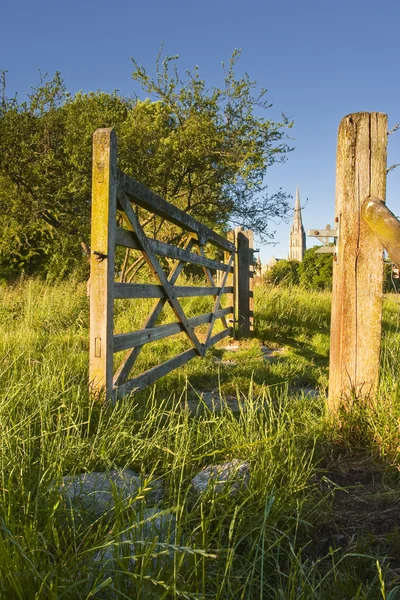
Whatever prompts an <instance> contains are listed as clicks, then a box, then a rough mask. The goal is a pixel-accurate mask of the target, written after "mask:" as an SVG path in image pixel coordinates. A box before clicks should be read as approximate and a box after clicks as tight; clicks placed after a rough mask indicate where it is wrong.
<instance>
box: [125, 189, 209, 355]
mask: <svg viewBox="0 0 400 600" xmlns="http://www.w3.org/2000/svg"><path fill="white" fill-rule="evenodd" d="M118 202H119V204H120V205H121V208H122V209H123V211H124V212H125V214H126V216H127V218H128V219H129V221H130V224H131V225H132V227H133V229H134V230H135V233H136V236H137V238H138V241H139V244H140V245H141V247H142V252H143V256H144V258H145V260H146V262H147V264H148V265H149V267H150V269H151V270H152V271H153V273H154V275H155V276H156V277H157V279H158V280H159V282H160V284H161V285H162V286H163V288H164V291H165V294H166V296H167V300H168V302H169V303H170V305H171V308H172V310H173V311H174V313H175V314H176V316H177V318H178V319H179V320H180V321H181V323H182V325H183V328H184V330H185V332H186V334H187V336H188V338H189V339H190V341H191V342H192V344H193V345H194V347H195V349H196V350H197V352H198V354H199V355H200V356H204V347H203V346H202V344H201V343H200V342H199V340H198V338H197V336H196V334H195V332H194V328H193V327H192V326H191V325H190V324H189V323H188V320H187V318H186V315H185V313H184V311H183V309H182V307H181V305H180V302H179V301H178V300H177V298H176V296H175V294H174V288H173V286H172V285H171V284H170V283H169V282H168V279H167V277H166V275H165V273H164V270H163V268H162V267H161V265H160V263H159V261H158V258H157V257H156V255H155V253H154V252H153V249H152V248H151V246H150V244H149V243H148V241H147V236H146V234H145V233H144V231H143V229H142V226H141V225H140V223H139V220H138V218H137V216H136V214H135V212H134V210H133V209H132V207H131V204H130V201H129V199H128V197H127V195H126V194H124V193H123V194H119V195H118Z"/></svg>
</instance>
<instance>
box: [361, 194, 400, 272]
mask: <svg viewBox="0 0 400 600" xmlns="http://www.w3.org/2000/svg"><path fill="white" fill-rule="evenodd" d="M361 215H362V217H363V219H364V220H365V221H366V223H368V225H369V227H370V229H371V230H372V231H373V232H374V233H375V235H376V236H377V237H378V239H379V241H380V242H381V244H382V246H383V247H384V248H385V250H386V251H387V253H388V254H389V257H390V260H391V261H392V263H394V264H395V265H396V267H397V268H398V269H400V221H399V220H398V219H397V217H395V215H394V214H393V213H392V211H391V210H389V209H388V207H387V206H386V204H385V203H384V202H383V200H380V199H379V198H371V197H370V198H367V199H366V200H365V202H364V203H363V205H362V207H361Z"/></svg>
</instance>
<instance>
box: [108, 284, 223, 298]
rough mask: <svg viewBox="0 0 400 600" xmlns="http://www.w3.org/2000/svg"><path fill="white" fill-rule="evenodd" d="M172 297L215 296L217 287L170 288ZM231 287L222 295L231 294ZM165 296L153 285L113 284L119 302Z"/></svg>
mask: <svg viewBox="0 0 400 600" xmlns="http://www.w3.org/2000/svg"><path fill="white" fill-rule="evenodd" d="M172 289H173V291H174V295H175V296H176V297H177V298H192V297H196V296H216V295H217V294H218V293H219V291H220V288H219V287H208V286H204V287H195V286H186V285H175V286H172ZM232 293H233V288H232V287H225V288H224V291H223V294H232ZM166 297H167V296H166V294H165V291H164V288H163V286H162V285H155V284H154V285H153V284H150V283H119V282H117V283H115V284H114V298H115V299H116V300H120V299H122V298H166Z"/></svg>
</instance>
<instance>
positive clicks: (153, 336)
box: [114, 307, 232, 352]
mask: <svg viewBox="0 0 400 600" xmlns="http://www.w3.org/2000/svg"><path fill="white" fill-rule="evenodd" d="M230 312H232V307H229V308H224V309H221V310H219V311H217V312H216V313H215V319H222V318H224V317H225V315H227V314H229V313H230ZM212 318H213V313H212V312H209V313H205V314H203V315H199V316H197V317H191V318H190V319H188V322H189V323H190V325H191V326H192V327H199V326H200V325H204V324H206V323H210V322H211V319H212ZM182 331H184V328H183V325H182V323H178V322H176V323H167V324H166V325H159V326H158V327H148V328H144V329H140V330H138V331H134V332H133V333H120V334H117V335H115V336H114V352H121V350H127V349H128V348H133V347H134V346H143V345H144V344H148V343H149V342H154V341H156V340H161V339H164V338H166V337H169V336H171V335H176V334H178V333H181V332H182Z"/></svg>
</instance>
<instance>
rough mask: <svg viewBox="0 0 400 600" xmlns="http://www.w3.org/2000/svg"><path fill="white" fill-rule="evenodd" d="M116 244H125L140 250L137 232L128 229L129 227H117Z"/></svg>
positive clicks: (126, 246)
mask: <svg viewBox="0 0 400 600" xmlns="http://www.w3.org/2000/svg"><path fill="white" fill-rule="evenodd" d="M115 244H116V245H117V246H124V247H125V248H132V249H133V250H140V244H139V242H138V241H137V238H136V235H135V233H134V232H133V231H128V229H122V227H116V228H115Z"/></svg>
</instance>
